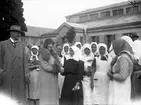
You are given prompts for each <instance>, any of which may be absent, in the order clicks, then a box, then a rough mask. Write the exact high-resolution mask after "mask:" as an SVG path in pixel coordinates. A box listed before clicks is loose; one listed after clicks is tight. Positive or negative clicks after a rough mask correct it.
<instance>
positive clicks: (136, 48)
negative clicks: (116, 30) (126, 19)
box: [132, 40, 141, 65]
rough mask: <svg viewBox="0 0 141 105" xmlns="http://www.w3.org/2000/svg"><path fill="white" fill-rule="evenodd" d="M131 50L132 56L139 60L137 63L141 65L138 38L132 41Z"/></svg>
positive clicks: (140, 46) (140, 42) (140, 43)
mask: <svg viewBox="0 0 141 105" xmlns="http://www.w3.org/2000/svg"><path fill="white" fill-rule="evenodd" d="M132 48H133V52H134V57H135V58H136V59H138V60H139V64H140V65H141V49H140V48H141V41H140V40H135V41H134V42H133V47H132Z"/></svg>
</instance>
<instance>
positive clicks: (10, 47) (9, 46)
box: [7, 39, 15, 56]
mask: <svg viewBox="0 0 141 105" xmlns="http://www.w3.org/2000/svg"><path fill="white" fill-rule="evenodd" d="M7 47H8V50H9V52H10V53H11V55H12V56H13V55H14V50H15V49H14V46H13V44H12V42H11V40H10V39H9V40H8V41H7Z"/></svg>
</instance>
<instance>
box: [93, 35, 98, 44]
mask: <svg viewBox="0 0 141 105" xmlns="http://www.w3.org/2000/svg"><path fill="white" fill-rule="evenodd" d="M91 38H92V42H97V43H99V36H91Z"/></svg>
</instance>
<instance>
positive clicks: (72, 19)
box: [57, 0, 141, 47]
mask: <svg viewBox="0 0 141 105" xmlns="http://www.w3.org/2000/svg"><path fill="white" fill-rule="evenodd" d="M66 21H67V22H65V23H63V24H62V25H61V26H60V27H59V28H58V29H57V32H58V33H59V35H61V36H63V35H65V33H66V31H67V30H68V29H69V28H71V27H73V28H74V29H75V31H76V41H80V42H82V43H84V42H92V41H95V42H98V43H105V44H107V45H108V47H109V46H110V44H111V42H112V40H114V39H119V38H120V37H122V36H124V35H128V36H130V37H131V38H136V37H137V36H139V37H140V36H141V1H140V0H138V1H137V2H135V4H134V5H132V4H130V3H129V2H122V3H117V4H113V5H108V6H104V7H100V8H94V9H88V10H84V11H81V12H78V13H75V14H72V15H69V16H66Z"/></svg>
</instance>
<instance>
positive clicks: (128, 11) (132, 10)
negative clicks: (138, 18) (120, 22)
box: [126, 6, 139, 14]
mask: <svg viewBox="0 0 141 105" xmlns="http://www.w3.org/2000/svg"><path fill="white" fill-rule="evenodd" d="M138 12H139V7H138V6H135V7H128V8H126V13H127V14H131V13H138Z"/></svg>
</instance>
